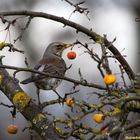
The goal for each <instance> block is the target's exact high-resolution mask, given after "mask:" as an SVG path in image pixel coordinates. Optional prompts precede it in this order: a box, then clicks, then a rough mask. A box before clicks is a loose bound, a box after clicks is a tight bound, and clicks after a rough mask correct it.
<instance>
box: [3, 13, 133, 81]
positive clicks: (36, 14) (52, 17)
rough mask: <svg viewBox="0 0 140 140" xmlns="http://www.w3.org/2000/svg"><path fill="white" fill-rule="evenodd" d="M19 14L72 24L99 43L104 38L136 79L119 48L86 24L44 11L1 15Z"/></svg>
mask: <svg viewBox="0 0 140 140" xmlns="http://www.w3.org/2000/svg"><path fill="white" fill-rule="evenodd" d="M18 15H26V16H31V17H41V18H46V19H50V20H54V21H57V22H60V23H63V24H64V25H67V26H70V27H72V28H74V29H76V30H77V31H78V32H82V33H84V34H86V35H88V36H89V37H91V39H93V40H94V41H95V42H97V43H98V41H99V40H102V42H103V43H104V44H105V46H106V47H107V48H108V49H109V50H110V51H111V52H112V53H113V55H114V56H115V55H117V56H119V57H117V58H116V59H117V60H118V61H119V63H120V64H121V65H122V67H123V68H124V70H125V72H126V73H127V75H128V77H129V78H130V79H132V80H134V79H135V74H134V72H133V70H132V69H131V67H130V66H129V64H128V63H127V61H126V60H125V59H124V57H123V56H122V55H121V53H120V52H119V51H118V49H117V48H116V47H115V46H114V45H113V44H112V43H110V41H108V40H107V39H106V38H104V37H102V36H100V35H98V34H97V33H95V32H93V31H92V30H89V29H87V28H85V27H84V26H82V25H80V24H77V23H75V22H72V21H69V20H66V19H65V18H63V17H58V16H55V15H51V14H47V13H43V12H33V11H9V12H0V16H1V17H4V16H18Z"/></svg>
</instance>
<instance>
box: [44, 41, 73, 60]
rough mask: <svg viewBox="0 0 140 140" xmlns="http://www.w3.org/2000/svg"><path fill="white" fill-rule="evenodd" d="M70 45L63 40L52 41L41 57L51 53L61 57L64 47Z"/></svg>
mask: <svg viewBox="0 0 140 140" xmlns="http://www.w3.org/2000/svg"><path fill="white" fill-rule="evenodd" d="M71 46H72V45H71V44H65V43H63V42H53V43H51V44H49V45H48V47H47V48H46V50H45V53H44V55H43V57H46V56H48V55H51V54H53V55H56V56H59V57H61V56H62V53H63V51H64V50H65V49H66V48H68V47H71Z"/></svg>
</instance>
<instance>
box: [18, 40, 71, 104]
mask: <svg viewBox="0 0 140 140" xmlns="http://www.w3.org/2000/svg"><path fill="white" fill-rule="evenodd" d="M71 46H72V44H66V43H63V42H53V43H51V44H49V45H48V47H47V48H46V50H45V52H44V54H43V57H42V59H41V60H40V61H39V62H38V63H37V64H36V65H35V67H34V70H37V71H39V72H44V73H46V74H49V75H52V76H60V77H64V76H65V72H66V70H67V67H66V63H65V61H64V59H63V58H62V53H63V51H64V50H65V49H67V48H69V47H71ZM31 82H34V83H35V86H36V88H37V95H38V103H39V104H40V98H39V93H40V90H53V91H54V92H55V93H56V94H57V95H58V96H59V98H61V96H60V95H59V94H58V93H57V91H56V88H57V87H58V86H59V85H60V83H61V82H62V80H61V79H58V78H52V77H49V76H45V75H42V74H39V73H32V74H31V76H30V77H29V78H27V79H25V80H23V81H21V82H20V83H21V84H28V83H31Z"/></svg>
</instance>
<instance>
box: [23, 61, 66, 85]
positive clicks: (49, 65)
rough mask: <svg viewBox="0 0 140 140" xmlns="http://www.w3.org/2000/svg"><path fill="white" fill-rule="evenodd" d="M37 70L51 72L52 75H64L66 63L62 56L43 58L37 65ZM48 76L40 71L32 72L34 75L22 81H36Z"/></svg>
mask: <svg viewBox="0 0 140 140" xmlns="http://www.w3.org/2000/svg"><path fill="white" fill-rule="evenodd" d="M34 69H35V70H38V71H40V72H44V73H46V74H50V75H52V76H64V75H65V72H66V64H65V62H64V60H63V59H62V58H59V59H58V58H57V59H54V58H53V59H49V58H47V59H43V60H41V61H40V62H39V63H38V64H37V65H36V66H35V67H34ZM44 78H47V76H45V75H41V74H39V73H32V76H31V77H30V78H28V79H25V80H24V81H22V82H21V83H22V84H28V83H30V82H36V81H38V80H41V79H44ZM48 78H49V77H48Z"/></svg>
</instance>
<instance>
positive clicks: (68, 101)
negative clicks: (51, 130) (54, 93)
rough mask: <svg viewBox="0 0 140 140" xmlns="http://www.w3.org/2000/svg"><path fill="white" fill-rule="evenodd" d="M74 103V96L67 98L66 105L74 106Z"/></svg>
mask: <svg viewBox="0 0 140 140" xmlns="http://www.w3.org/2000/svg"><path fill="white" fill-rule="evenodd" d="M73 103H74V101H73V99H72V98H67V99H66V105H67V106H69V107H72V106H73Z"/></svg>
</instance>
